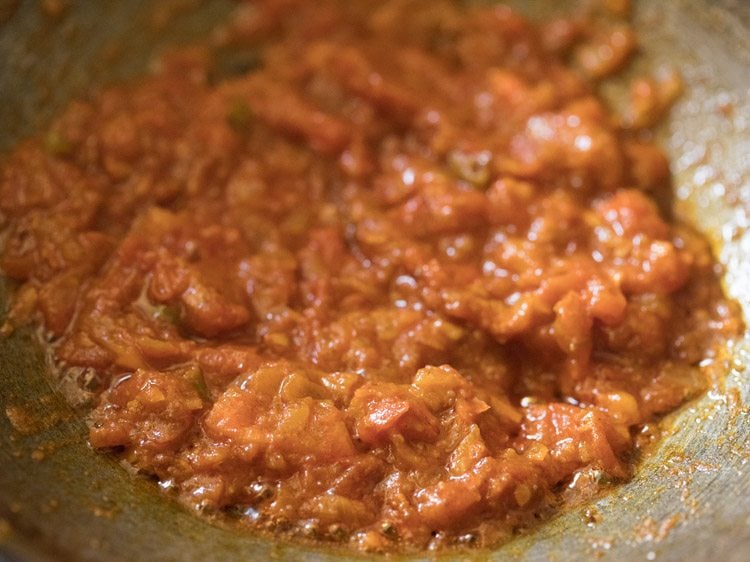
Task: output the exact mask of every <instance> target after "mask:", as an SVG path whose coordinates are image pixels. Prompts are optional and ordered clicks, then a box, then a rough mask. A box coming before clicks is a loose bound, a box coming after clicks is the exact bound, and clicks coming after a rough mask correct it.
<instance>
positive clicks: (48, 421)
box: [0, 0, 750, 562]
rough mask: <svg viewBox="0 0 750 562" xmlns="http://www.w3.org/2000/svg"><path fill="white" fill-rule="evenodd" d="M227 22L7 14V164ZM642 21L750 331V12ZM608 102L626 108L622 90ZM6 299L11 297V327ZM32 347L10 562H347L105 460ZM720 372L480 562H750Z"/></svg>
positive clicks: (9, 369)
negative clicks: (566, 505) (219, 520)
mask: <svg viewBox="0 0 750 562" xmlns="http://www.w3.org/2000/svg"><path fill="white" fill-rule="evenodd" d="M519 4H521V3H519ZM563 4H565V5H561V4H560V3H555V2H549V1H548V2H544V1H532V2H523V3H522V5H521V6H520V8H521V9H522V10H523V11H526V12H528V13H529V14H530V15H531V16H532V17H541V16H545V15H548V14H549V13H550V12H552V11H555V10H569V9H570V8H571V3H563ZM231 7H232V3H231V2H228V1H225V0H215V1H212V2H205V1H200V0H168V1H167V0H164V1H160V2H158V3H157V2H146V1H133V2H118V1H114V0H100V1H98V2H85V3H84V2H64V1H31V0H28V1H26V0H11V1H7V0H4V1H0V61H2V62H0V100H1V103H0V151H7V150H8V149H9V148H11V147H12V146H13V145H14V143H16V142H18V140H20V139H22V138H23V137H25V136H28V135H30V134H32V133H33V132H34V131H35V130H37V129H38V128H39V127H40V126H42V125H43V124H44V123H45V122H46V121H48V120H49V119H50V117H51V116H52V115H54V114H55V112H57V111H59V110H60V109H61V108H62V107H63V106H64V105H65V104H66V103H67V102H68V101H69V100H71V99H72V98H74V97H75V96H76V95H80V94H82V93H83V92H85V91H86V90H87V89H90V88H92V87H95V86H97V85H101V84H104V83H108V82H112V81H119V80H123V79H126V78H128V77H132V76H136V75H138V74H139V73H142V72H145V71H146V70H147V68H148V63H149V61H150V60H152V58H153V56H154V54H155V53H158V52H159V51H161V50H162V49H164V48H165V47H166V46H168V45H171V44H174V43H179V42H186V41H191V40H193V39H195V38H197V37H200V36H201V35H203V34H206V33H208V31H209V30H210V29H211V28H212V27H213V26H214V25H215V24H216V23H217V22H219V21H221V20H222V19H223V18H225V17H226V16H227V14H228V13H229V11H230V10H231ZM635 20H636V25H637V29H638V31H639V37H640V44H641V46H642V52H643V53H644V54H643V56H641V57H640V58H639V60H638V61H637V63H636V64H635V68H634V72H639V71H642V70H644V69H658V68H660V67H662V66H670V67H677V68H679V69H680V71H681V72H682V74H683V76H684V78H685V80H686V83H687V93H686V94H685V95H684V96H683V98H682V99H681V101H680V103H679V104H678V105H677V107H676V108H675V109H674V110H673V112H672V115H671V119H670V121H669V123H668V124H666V125H665V126H664V128H663V129H662V131H661V133H660V134H661V135H662V141H663V143H664V145H665V146H666V147H667V149H668V152H669V153H670V156H671V159H672V164H673V170H672V171H673V174H674V184H675V186H676V187H675V207H676V213H677V214H678V215H679V216H680V218H681V219H683V220H685V221H687V222H689V223H691V224H693V225H695V226H696V227H697V228H699V229H700V230H702V231H703V232H705V233H706V234H707V235H708V237H709V239H710V240H711V243H712V245H713V248H714V251H715V252H716V255H717V257H718V259H719V261H720V262H721V263H722V264H723V265H724V267H725V275H724V281H725V286H726V289H727V291H728V292H729V294H730V295H732V296H733V297H734V298H736V299H737V300H738V301H739V302H740V304H741V306H742V307H743V309H744V312H745V319H746V322H747V321H748V320H750V283H748V282H747V279H750V157H749V156H748V155H749V154H750V134H749V132H748V127H750V101H749V100H750V96H748V90H749V89H750V4H748V3H744V2H742V1H741V0H737V1H734V2H733V1H729V0H724V1H713V2H711V1H707V0H706V1H701V0H673V1H669V2H646V1H643V2H640V3H636V10H635ZM606 93H607V95H609V96H610V97H611V99H612V100H613V103H617V100H618V96H620V89H619V88H618V86H617V84H615V85H613V86H611V91H607V92H606ZM0 165H1V161H0ZM10 289H11V287H10V286H9V284H8V282H7V281H5V280H1V281H0V306H2V309H3V310H4V309H5V308H7V297H8V291H9V290H10ZM35 341H36V340H35V339H34V335H33V333H31V332H30V331H28V330H27V331H23V330H21V331H18V332H17V333H15V334H13V335H12V336H11V337H9V338H0V559H3V557H5V558H7V559H8V560H13V561H15V560H28V561H36V560H39V561H44V560H86V561H89V560H90V561H130V560H142V561H156V560H159V561H167V560H181V561H191V560H196V561H197V560H201V561H207V560H211V561H217V562H219V561H229V560H264V559H269V558H273V559H280V560H299V559H305V560H315V561H333V560H343V559H346V555H344V554H342V553H337V552H332V551H330V550H315V549H310V548H303V547H300V546H295V545H293V544H285V543H281V542H278V541H269V540H268V539H263V538H258V537H254V536H252V535H247V534H238V533H236V532H234V531H232V530H231V529H228V528H226V527H223V526H221V525H218V524H211V523H210V522H206V521H205V520H203V519H198V518H196V517H194V516H193V515H191V514H190V513H188V512H186V511H185V510H184V509H183V508H182V507H180V506H179V505H177V504H176V503H175V502H173V501H171V500H170V499H169V498H167V497H166V496H164V495H163V494H160V493H159V491H158V489H156V486H155V485H154V484H153V483H152V482H151V481H149V480H146V479H142V478H138V477H135V478H134V477H133V476H132V475H131V474H128V473H127V472H126V470H125V469H124V468H123V467H122V466H120V465H119V464H118V463H117V462H116V461H115V460H113V459H112V458H109V457H106V456H103V455H100V454H97V453H95V452H94V451H93V450H91V449H90V447H89V446H88V445H87V442H86V438H85V436H86V433H87V432H86V427H85V424H84V421H83V419H82V418H81V415H80V413H79V412H77V411H76V410H75V409H73V408H72V407H71V406H70V405H69V403H68V402H67V401H66V399H65V388H62V387H61V386H60V384H59V383H58V382H56V381H54V380H53V379H52V378H51V377H50V376H49V371H50V363H49V358H48V357H47V356H46V355H45V353H44V351H43V350H42V349H41V348H40V346H39V345H38V344H37V343H35ZM723 361H724V363H723V364H722V366H721V367H722V370H723V372H724V373H725V377H724V378H723V380H722V381H721V382H719V383H717V384H716V385H715V386H714V387H713V388H712V389H711V390H710V391H709V392H708V393H707V394H706V395H705V396H704V397H703V398H701V399H699V400H697V401H693V402H691V403H689V404H687V405H686V406H685V407H683V408H682V409H681V410H680V411H678V412H677V413H675V414H673V415H672V416H670V417H669V418H668V419H666V420H664V424H665V427H666V428H667V431H666V433H667V435H666V437H665V438H664V439H663V440H662V441H661V442H660V443H659V445H658V447H657V448H656V450H655V451H654V452H653V453H652V454H650V455H648V456H647V457H646V458H645V459H644V460H643V461H642V462H641V464H640V466H639V468H638V470H637V473H636V476H635V477H634V478H633V479H632V480H631V481H629V482H628V483H626V484H625V485H622V486H620V487H619V488H617V489H615V490H614V491H612V492H611V493H609V494H607V495H605V496H603V497H600V498H597V499H595V500H592V501H591V502H589V503H588V504H586V505H583V506H578V507H576V508H574V509H570V510H568V511H566V512H564V513H561V514H559V515H557V516H556V517H555V518H553V519H551V520H549V521H546V522H545V523H543V524H540V525H539V526H538V527H537V528H535V529H533V531H531V532H528V533H527V534H524V535H521V536H519V537H517V538H515V539H514V540H512V541H510V542H508V543H506V544H503V545H501V546H499V547H498V548H497V549H495V550H494V551H493V552H489V553H487V552H483V553H477V554H476V558H478V559H485V558H489V559H492V560H505V559H519V560H568V559H571V560H572V559H586V558H590V557H594V558H596V557H603V558H604V559H606V560H663V561H671V560H675V561H676V560H710V559H721V560H734V561H740V560H747V559H749V558H750V407H748V403H749V402H750V336H748V335H746V336H745V338H744V340H742V341H740V342H738V343H737V344H735V345H733V346H732V347H731V348H730V349H729V350H727V354H726V358H725V359H723ZM452 556H456V555H448V556H447V559H451V557H452ZM459 558H460V559H462V560H463V559H466V556H465V555H463V556H457V557H456V559H459Z"/></svg>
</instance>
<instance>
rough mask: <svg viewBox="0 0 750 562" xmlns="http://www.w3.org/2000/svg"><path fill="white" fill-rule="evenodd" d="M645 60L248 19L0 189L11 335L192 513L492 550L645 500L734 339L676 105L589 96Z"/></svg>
mask: <svg viewBox="0 0 750 562" xmlns="http://www.w3.org/2000/svg"><path fill="white" fill-rule="evenodd" d="M248 45H252V46H254V47H253V49H249V48H248ZM634 48H635V39H634V37H633V34H632V32H631V31H630V30H629V29H628V28H627V27H626V26H624V25H623V24H622V23H615V22H612V21H609V22H605V23H603V24H601V25H599V26H596V27H594V26H592V25H591V22H590V19H588V18H587V17H585V16H577V17H573V18H569V19H561V20H556V21H553V22H549V23H546V24H543V25H535V24H531V23H530V22H528V21H527V20H525V19H523V18H522V17H521V16H519V15H518V14H517V13H515V12H513V11H511V10H510V9H508V8H506V7H503V6H490V7H487V6H485V7H475V8H471V9H468V8H462V7H459V6H458V4H453V3H449V2H428V3H418V2H409V1H401V0H398V1H396V0H394V1H387V2H381V1H375V0H368V1H358V2H345V1H343V0H341V1H334V0H327V1H325V2H299V1H293V0H285V1H282V0H265V1H262V2H254V3H248V4H246V5H243V6H242V7H241V8H240V12H239V14H238V16H237V17H236V18H235V19H234V20H233V21H232V23H230V24H228V25H227V26H226V27H225V28H223V29H222V30H220V31H218V32H217V33H216V34H215V37H214V38H213V39H212V40H211V41H210V42H209V43H208V44H207V45H205V46H202V47H191V48H186V49H183V50H180V51H177V52H174V53H171V54H168V55H166V56H165V57H164V58H163V60H162V62H161V66H160V68H159V69H158V71H157V72H156V73H155V74H154V75H152V76H149V77H147V78H145V79H143V80H141V81H139V82H137V83H133V84H128V85H125V86H119V87H114V88H110V89H107V90H105V91H103V92H100V93H99V94H97V95H94V96H92V97H91V99H90V100H89V101H85V102H83V101H81V102H76V103H74V104H73V105H71V106H70V107H69V109H68V110H67V111H66V112H65V113H64V115H63V116H62V117H61V118H60V119H59V120H58V121H57V122H56V123H55V124H54V125H53V127H52V128H51V129H50V131H49V132H48V133H47V134H46V135H45V136H42V137H39V138H36V139H31V140H29V141H27V142H24V143H23V144H22V145H20V146H19V147H18V148H17V149H16V150H15V151H14V152H13V153H12V154H11V155H10V156H9V157H8V159H7V161H6V164H5V165H4V169H3V172H2V177H1V179H0V209H1V210H2V213H3V214H4V216H5V226H6V233H7V234H6V239H5V243H4V250H3V253H2V259H1V261H0V265H1V266H2V269H3V271H4V272H5V274H6V275H7V276H9V277H11V278H13V279H16V280H18V281H19V282H20V283H19V289H18V292H17V294H16V298H15V300H14V307H13V310H12V313H11V322H12V323H15V324H19V323H21V322H24V321H28V320H36V319H38V320H39V321H41V322H42V323H43V325H44V327H45V328H46V330H47V334H48V335H49V338H50V342H51V343H50V345H51V348H52V350H53V353H54V357H55V358H56V360H57V362H58V364H59V365H60V367H61V369H62V372H64V373H66V376H79V377H80V380H81V381H82V383H85V388H84V390H85V391H86V392H89V393H90V394H89V395H90V397H91V400H92V401H93V402H94V403H95V407H94V408H93V411H92V412H91V413H90V428H91V432H90V440H91V444H92V445H93V446H94V447H96V448H102V449H113V450H114V451H116V452H117V454H119V455H121V456H122V458H123V459H125V460H126V461H127V462H129V463H130V464H132V465H133V466H134V467H136V468H137V469H138V470H140V471H142V472H144V473H147V474H151V475H154V476H155V477H157V478H158V479H159V480H160V481H161V482H162V485H163V486H164V487H167V488H172V489H174V490H175V493H176V494H178V495H179V497H180V498H181V500H182V501H183V502H184V503H186V504H187V505H189V506H191V507H194V508H195V509H196V510H199V511H202V512H204V513H208V514H226V516H227V517H231V518H234V519H236V520H239V521H240V522H241V523H242V524H247V525H249V526H252V527H253V528H256V529H264V530H268V531H272V532H275V533H283V534H285V535H290V534H291V535H294V536H297V537H306V538H309V539H323V540H330V541H337V542H343V543H348V544H350V545H351V546H352V548H355V549H362V550H399V549H420V548H425V547H428V546H429V547H440V546H445V545H452V544H478V545H487V544H491V543H492V542H494V541H497V540H499V539H501V538H502V537H505V536H508V535H509V534H511V533H512V532H513V531H514V530H516V529H517V528H519V527H523V526H525V525H528V524H529V522H530V521H531V520H533V519H534V518H535V517H537V516H539V515H540V514H542V513H543V512H545V511H546V510H547V509H549V508H550V507H554V506H555V505H557V504H558V503H559V502H560V497H561V490H562V489H563V488H565V487H566V486H567V485H568V484H569V483H570V482H571V481H572V480H573V478H574V476H576V475H578V476H579V477H578V478H576V482H578V484H580V482H581V481H588V485H589V486H595V485H596V484H595V483H596V481H600V480H610V481H612V480H617V479H624V478H627V477H628V476H629V474H630V472H631V465H630V460H631V459H632V456H633V452H634V451H635V450H636V449H637V447H636V443H635V441H636V439H635V435H636V434H637V432H638V431H639V430H640V428H642V427H643V425H644V424H646V423H649V422H651V421H653V420H654V419H656V417H657V416H658V415H660V414H663V413H665V412H669V411H670V410H672V409H674V408H675V407H677V406H678V405H679V404H681V403H682V402H683V401H685V400H686V399H688V398H689V397H691V396H693V395H695V394H696V393H698V392H700V391H701V390H702V389H703V388H704V386H705V384H706V383H705V378H704V376H703V374H702V373H701V371H700V368H699V364H700V363H701V361H703V360H704V359H706V358H709V357H710V356H711V354H712V353H713V351H712V350H713V349H714V348H716V347H717V346H718V345H719V344H721V343H722V342H723V341H724V339H725V338H726V337H729V336H731V335H733V334H735V333H737V331H738V330H739V329H740V320H739V315H738V312H737V309H736V307H735V305H734V304H733V303H732V302H731V301H727V300H726V299H725V298H724V297H723V296H722V294H721V290H720V287H719V284H718V281H717V269H716V266H715V263H714V261H713V259H712V256H711V254H710V251H709V247H708V245H707V243H706V242H705V240H704V239H703V238H701V237H700V236H699V235H697V234H696V233H695V232H693V231H691V230H689V229H688V228H686V227H684V226H681V225H679V224H673V223H672V222H670V221H669V220H668V219H667V218H666V217H667V216H668V208H667V206H666V205H665V201H668V199H669V197H668V194H669V170H668V163H667V160H666V158H665V156H664V154H663V153H662V151H661V150H660V148H659V147H658V146H656V144H654V142H653V141H652V140H651V135H650V133H649V132H648V131H647V130H646V129H644V128H643V127H644V126H645V125H649V124H651V123H653V122H654V121H655V118H656V114H657V113H659V112H661V111H663V110H664V109H665V108H666V107H667V106H668V105H669V99H670V98H671V97H673V95H674V94H675V92H676V89H677V87H678V86H676V85H675V83H674V80H673V81H672V82H668V81H667V82H655V81H648V80H641V81H640V82H638V83H637V84H638V88H637V90H638V92H639V93H638V95H636V96H634V99H633V104H632V108H631V109H632V112H631V113H630V114H628V115H624V116H621V117H618V116H617V115H615V114H613V112H611V111H610V110H609V109H608V108H607V107H606V105H605V104H604V102H603V101H602V100H601V99H600V98H599V97H597V95H596V91H597V87H596V84H597V82H596V81H597V80H599V79H600V78H601V77H603V76H605V75H608V74H611V73H612V72H615V71H616V70H617V69H618V68H619V67H620V66H621V65H622V64H624V62H625V61H626V59H627V58H628V56H629V54H630V53H631V52H632V51H633V49H634ZM241 52H245V54H246V55H247V54H248V53H250V55H248V56H247V57H246V60H245V59H241V58H240V59H237V58H236V57H235V59H232V57H231V56H229V57H227V53H229V54H230V55H231V54H232V53H241ZM222 57H223V58H222ZM227 59H228V60H229V61H230V62H229V63H227ZM221 60H223V61H224V62H223V63H221V62H220V61H221ZM238 60H239V62H238ZM217 61H219V62H217ZM232 61H233V62H232ZM644 84H646V85H648V86H649V88H650V89H649V90H648V91H649V92H650V93H649V94H648V95H645V94H643V91H644ZM581 476H583V477H581Z"/></svg>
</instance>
